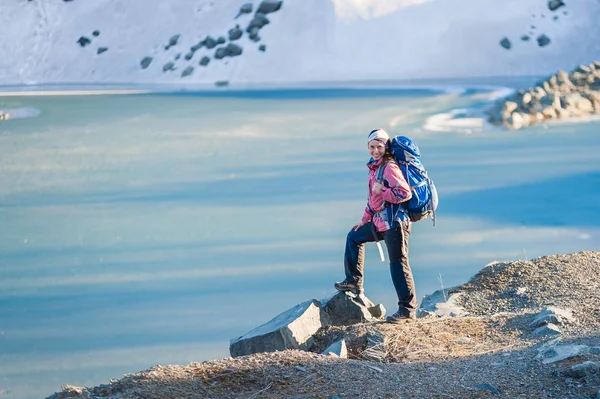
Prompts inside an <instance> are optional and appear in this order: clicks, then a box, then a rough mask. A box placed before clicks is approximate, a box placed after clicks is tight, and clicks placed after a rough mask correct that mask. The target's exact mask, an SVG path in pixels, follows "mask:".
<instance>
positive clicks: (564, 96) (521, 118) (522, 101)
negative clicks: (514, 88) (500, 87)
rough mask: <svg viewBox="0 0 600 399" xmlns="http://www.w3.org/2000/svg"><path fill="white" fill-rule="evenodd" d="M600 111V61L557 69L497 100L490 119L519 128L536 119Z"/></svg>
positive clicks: (570, 117)
mask: <svg viewBox="0 0 600 399" xmlns="http://www.w3.org/2000/svg"><path fill="white" fill-rule="evenodd" d="M598 114H600V62H598V61H596V62H593V63H591V64H590V65H580V66H579V67H577V68H576V69H574V70H573V71H571V72H569V73H567V72H565V71H558V72H557V73H556V74H554V75H552V76H550V77H549V78H548V79H546V80H544V81H541V82H538V83H537V84H536V85H535V86H534V87H531V88H529V89H527V90H519V91H518V92H517V93H515V94H514V95H512V96H510V97H508V98H504V99H501V100H499V101H497V102H496V103H495V104H494V106H493V107H491V109H490V110H489V111H488V116H489V121H490V122H491V123H493V124H498V125H500V124H503V125H505V126H508V127H510V128H512V129H519V128H522V127H526V126H528V125H532V124H534V123H544V122H548V121H552V120H559V119H563V120H564V119H574V118H575V119H577V118H582V117H587V118H589V117H591V116H593V115H598Z"/></svg>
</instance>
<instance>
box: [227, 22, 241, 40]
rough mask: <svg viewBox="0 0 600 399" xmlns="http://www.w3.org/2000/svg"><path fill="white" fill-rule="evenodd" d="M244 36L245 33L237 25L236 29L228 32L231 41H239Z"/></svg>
mask: <svg viewBox="0 0 600 399" xmlns="http://www.w3.org/2000/svg"><path fill="white" fill-rule="evenodd" d="M242 34H243V32H242V30H241V29H240V26H239V25H237V26H236V27H235V28H232V29H229V32H227V35H228V36H229V40H231V41H234V40H238V39H239V38H240V37H242Z"/></svg>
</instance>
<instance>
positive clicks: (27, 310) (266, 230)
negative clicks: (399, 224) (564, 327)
mask: <svg viewBox="0 0 600 399" xmlns="http://www.w3.org/2000/svg"><path fill="white" fill-rule="evenodd" d="M484 99H485V96H484V95H483V94H482V93H481V92H480V91H477V90H472V91H465V92H459V91H448V92H443V91H436V90H433V89H428V90H425V89H416V88H412V89H404V90H401V89H397V90H379V89H368V90H343V89H336V90H317V89H312V90H271V91H262V92H260V91H254V92H237V93H235V92H232V93H229V94H225V93H220V94H209V93H204V94H198V93H196V94H194V93H178V94H168V93H160V94H132V95H102V96H36V95H28V96H9V97H8V96H7V97H2V95H1V94H0V108H4V109H21V110H38V111H39V115H38V116H35V115H36V114H35V112H33V114H26V115H25V116H33V117H24V118H22V119H14V120H8V121H5V122H0V226H1V229H0V276H1V279H0V397H2V398H11V399H21V398H27V399H28V398H39V397H45V396H47V395H50V394H51V393H53V392H55V391H58V390H60V386H61V384H72V385H81V386H86V385H87V386H90V385H97V384H100V383H107V382H108V381H109V379H110V378H120V377H121V376H122V375H123V374H125V373H130V372H135V371H138V370H141V369H145V368H148V367H151V366H152V365H154V364H187V363H189V362H192V361H202V360H208V359H214V358H223V357H227V356H228V355H229V352H228V349H229V339H231V338H234V337H237V336H239V335H242V334H244V333H246V332H247V331H249V330H250V329H252V328H253V327H255V326H257V325H259V324H262V323H263V322H266V321H268V320H269V319H271V318H272V317H274V316H276V315H277V314H279V313H280V312H282V311H284V310H286V309H288V308H290V307H292V306H293V305H295V304H297V303H299V302H302V301H305V300H308V299H310V298H316V299H321V298H324V297H326V296H329V295H330V294H332V293H333V291H334V290H333V283H334V282H335V281H339V280H340V279H342V278H343V264H342V257H343V248H344V240H345V236H346V233H347V231H348V229H349V228H350V227H351V226H352V225H353V224H354V223H356V222H357V221H358V220H359V218H360V217H361V215H362V211H363V209H364V205H365V201H366V176H367V168H366V167H365V163H366V162H367V161H368V153H367V150H366V142H365V139H366V136H367V133H368V132H369V131H370V130H371V129H373V128H376V127H383V128H384V129H386V130H388V132H390V133H391V134H404V135H408V136H410V137H411V138H413V139H414V140H415V141H416V142H417V143H418V144H419V147H420V148H421V151H422V153H423V161H424V163H425V165H426V167H427V168H428V170H429V173H430V176H432V177H433V179H434V181H435V183H436V186H437V188H438V191H439V195H440V207H439V210H438V221H437V226H435V227H433V226H432V225H431V222H430V221H429V220H428V221H425V222H420V223H418V224H415V226H414V230H413V234H412V236H411V243H410V251H411V265H412V268H413V272H414V275H415V281H416V286H417V294H418V296H419V298H422V296H423V295H425V294H429V293H431V292H433V291H434V290H436V289H439V288H440V284H441V283H440V278H441V280H442V281H443V284H444V285H445V286H446V287H450V286H453V285H457V284H461V283H463V282H465V281H466V280H468V278H469V277H470V276H472V275H473V274H474V273H476V272H477V271H478V270H479V269H481V268H482V267H483V266H485V265H486V264H487V263H489V262H491V261H494V260H516V259H525V258H528V259H531V258H534V257H538V256H542V255H551V254H555V253H570V252H577V251H581V250H600V161H599V156H598V154H599V153H600V134H598V130H599V126H600V125H599V124H598V123H596V122H590V123H578V124H562V125H552V126H537V127H532V128H528V129H526V130H523V131H505V130H483V131H472V132H471V133H470V134H467V133H465V132H457V131H453V132H447V131H435V132H433V131H429V130H425V129H423V126H424V124H425V122H426V120H427V118H429V117H431V116H432V115H435V114H439V113H444V112H448V111H450V110H453V109H457V108H469V107H473V106H477V105H480V104H481V103H482V101H483V100H484ZM365 288H366V294H367V296H369V297H370V298H371V299H372V300H373V301H374V302H376V303H383V304H384V305H385V306H386V307H387V309H388V311H392V312H393V311H395V308H394V305H395V302H396V299H395V294H394V289H393V286H392V283H391V279H390V277H389V268H388V266H387V264H383V263H381V262H380V261H379V257H378V255H377V250H376V248H375V246H374V245H370V246H368V248H367V263H366V283H365Z"/></svg>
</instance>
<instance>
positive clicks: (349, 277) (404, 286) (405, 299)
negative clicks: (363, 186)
mask: <svg viewBox="0 0 600 399" xmlns="http://www.w3.org/2000/svg"><path fill="white" fill-rule="evenodd" d="M367 143H368V144H367V145H368V149H369V153H370V154H371V159H370V160H369V162H368V163H367V167H368V168H369V195H368V201H367V207H366V208H365V212H364V214H363V217H362V219H361V220H360V222H359V223H357V224H355V225H354V226H352V229H351V230H350V232H349V233H348V236H347V238H346V251H345V254H344V269H345V272H346V279H345V280H344V281H342V282H340V283H335V284H334V287H335V288H336V289H337V290H339V291H351V292H353V293H354V294H356V295H360V294H362V293H363V279H364V274H363V270H364V243H366V242H373V241H376V242H378V241H379V240H384V241H385V245H386V247H387V252H388V258H389V261H390V272H391V274H392V282H393V283H394V287H395V288H396V294H397V295H398V311H397V312H396V313H394V314H393V315H391V316H389V317H387V321H389V322H392V323H399V322H403V321H405V320H410V319H414V318H415V311H416V308H417V299H416V295H415V285H414V281H413V276H412V271H411V269H410V265H409V264H408V236H409V235H410V227H411V222H410V220H409V218H408V215H407V214H406V213H405V212H404V208H403V207H402V205H401V203H402V202H404V201H408V200H409V199H410V198H411V190H410V186H409V185H408V183H407V182H406V179H405V178H404V175H403V174H402V171H401V170H400V168H399V167H398V165H397V164H396V163H395V162H394V160H393V158H392V154H391V153H390V137H389V135H388V134H387V133H386V132H385V131H384V130H383V129H375V130H373V131H371V132H370V133H369V136H368V140H367Z"/></svg>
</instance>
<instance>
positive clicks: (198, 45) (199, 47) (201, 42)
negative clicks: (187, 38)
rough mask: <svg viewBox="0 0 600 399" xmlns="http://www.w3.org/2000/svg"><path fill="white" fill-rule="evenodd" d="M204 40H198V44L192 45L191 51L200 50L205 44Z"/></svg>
mask: <svg viewBox="0 0 600 399" xmlns="http://www.w3.org/2000/svg"><path fill="white" fill-rule="evenodd" d="M204 44H205V43H204V40H202V41H200V42H198V43H197V44H194V45H193V46H192V47H190V51H191V52H193V53H195V52H196V51H198V50H200V49H201V48H202V47H203V46H204Z"/></svg>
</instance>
